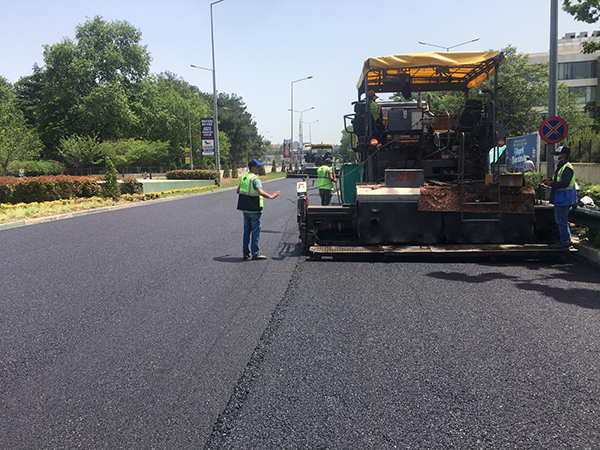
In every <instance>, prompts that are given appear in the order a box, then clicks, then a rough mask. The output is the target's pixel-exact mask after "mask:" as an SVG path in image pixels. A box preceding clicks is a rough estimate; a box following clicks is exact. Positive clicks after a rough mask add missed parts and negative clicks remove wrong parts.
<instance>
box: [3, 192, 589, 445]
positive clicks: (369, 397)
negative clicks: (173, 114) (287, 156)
mask: <svg viewBox="0 0 600 450" xmlns="http://www.w3.org/2000/svg"><path fill="white" fill-rule="evenodd" d="M294 183H295V181H294V180H281V181H276V182H271V183H268V184H266V185H265V187H266V189H267V191H269V192H271V191H273V190H275V189H282V191H283V195H282V197H280V198H279V199H277V200H274V201H266V206H267V208H266V212H265V217H264V226H263V229H264V233H263V236H262V238H261V243H262V250H263V251H264V252H265V253H267V254H269V255H271V256H272V257H273V258H272V259H270V260H268V261H247V262H242V261H241V259H240V258H239V256H240V253H241V252H240V226H241V224H240V222H241V220H240V217H239V213H236V212H235V211H233V209H234V207H235V194H234V192H232V191H228V192H219V193H214V194H208V195H202V196H196V197H191V198H186V199H180V200H175V201H171V202H165V203H158V204H153V205H144V206H140V207H136V208H131V209H127V210H118V211H114V212H109V213H101V214H95V215H90V216H84V217H78V218H75V219H69V220H65V221H60V222H54V223H47V224H41V225H35V226H29V227H24V228H18V229H11V230H5V231H2V232H0V248H1V249H2V250H1V251H2V258H1V262H0V277H1V278H0V279H2V291H1V292H0V299H1V300H0V333H1V334H0V425H1V426H0V448H7V449H21V448H22V449H26V448H27V449H30V448H36V449H58V448H60V449H63V448H64V449H70V448H86V449H87V448H90V449H91V448H93V449H103V448H106V449H115V448H123V449H138V448H139V449H147V448H156V449H163V448H164V449H167V448H170V449H187V448H203V447H206V448H344V449H345V448H357V449H358V448H361V449H362V448H376V449H380V448H594V447H597V445H598V442H600V425H598V422H597V416H598V413H599V408H598V401H599V400H598V399H599V398H600V392H599V391H600V380H599V379H598V373H599V368H600V367H599V366H600V360H599V358H600V325H599V324H600V317H599V308H600V274H599V273H598V271H597V270H595V269H592V268H590V267H588V266H585V265H583V264H577V263H574V264H571V263H569V264H563V265H552V266H548V265H541V264H517V265H504V264H468V263H454V264H453V263H445V264H426V263H365V262H344V263H341V262H325V261H324V262H311V261H304V259H303V258H302V257H300V256H299V255H298V252H297V248H296V247H295V243H296V240H297V239H296V229H295V226H296V224H295V216H294V208H295V205H294V203H293V200H295V194H294V192H293V186H294ZM217 218H219V219H218V220H217Z"/></svg>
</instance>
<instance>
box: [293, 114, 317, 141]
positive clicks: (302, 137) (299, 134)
mask: <svg viewBox="0 0 600 450" xmlns="http://www.w3.org/2000/svg"><path fill="white" fill-rule="evenodd" d="M311 109H315V107H314V106H311V107H310V108H308V109H305V110H304V111H296V110H295V109H294V110H291V109H290V111H292V114H293V113H295V112H297V113H298V114H300V121H299V122H298V143H299V144H300V149H302V147H303V144H304V135H303V134H302V122H303V120H302V114H304V113H305V112H306V111H310V110H311Z"/></svg>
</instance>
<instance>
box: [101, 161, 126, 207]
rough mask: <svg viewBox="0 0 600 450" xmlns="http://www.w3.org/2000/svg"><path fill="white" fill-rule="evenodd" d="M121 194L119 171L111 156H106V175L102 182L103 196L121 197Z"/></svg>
mask: <svg viewBox="0 0 600 450" xmlns="http://www.w3.org/2000/svg"><path fill="white" fill-rule="evenodd" d="M120 196H121V188H120V187H119V173H118V172H117V169H116V168H115V165H114V164H113V162H112V161H111V160H110V158H106V175H105V176H104V183H103V184H102V197H105V198H109V197H110V198H119V197H120Z"/></svg>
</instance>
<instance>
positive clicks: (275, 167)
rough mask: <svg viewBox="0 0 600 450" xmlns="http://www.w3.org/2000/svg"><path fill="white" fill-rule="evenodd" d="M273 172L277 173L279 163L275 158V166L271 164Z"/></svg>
mask: <svg viewBox="0 0 600 450" xmlns="http://www.w3.org/2000/svg"><path fill="white" fill-rule="evenodd" d="M271 172H272V173H275V172H277V161H276V160H275V158H273V164H271Z"/></svg>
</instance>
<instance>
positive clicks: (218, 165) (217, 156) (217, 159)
mask: <svg viewBox="0 0 600 450" xmlns="http://www.w3.org/2000/svg"><path fill="white" fill-rule="evenodd" d="M223 1H225V0H219V1H217V2H213V3H211V4H210V40H211V43H212V67H213V68H212V75H213V99H214V105H213V110H214V112H213V115H214V117H215V131H214V132H215V169H216V170H217V174H218V175H219V177H220V176H221V161H220V154H219V113H218V111H217V74H216V70H215V37H214V32H213V12H212V7H213V5H216V4H217V3H221V2H223Z"/></svg>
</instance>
